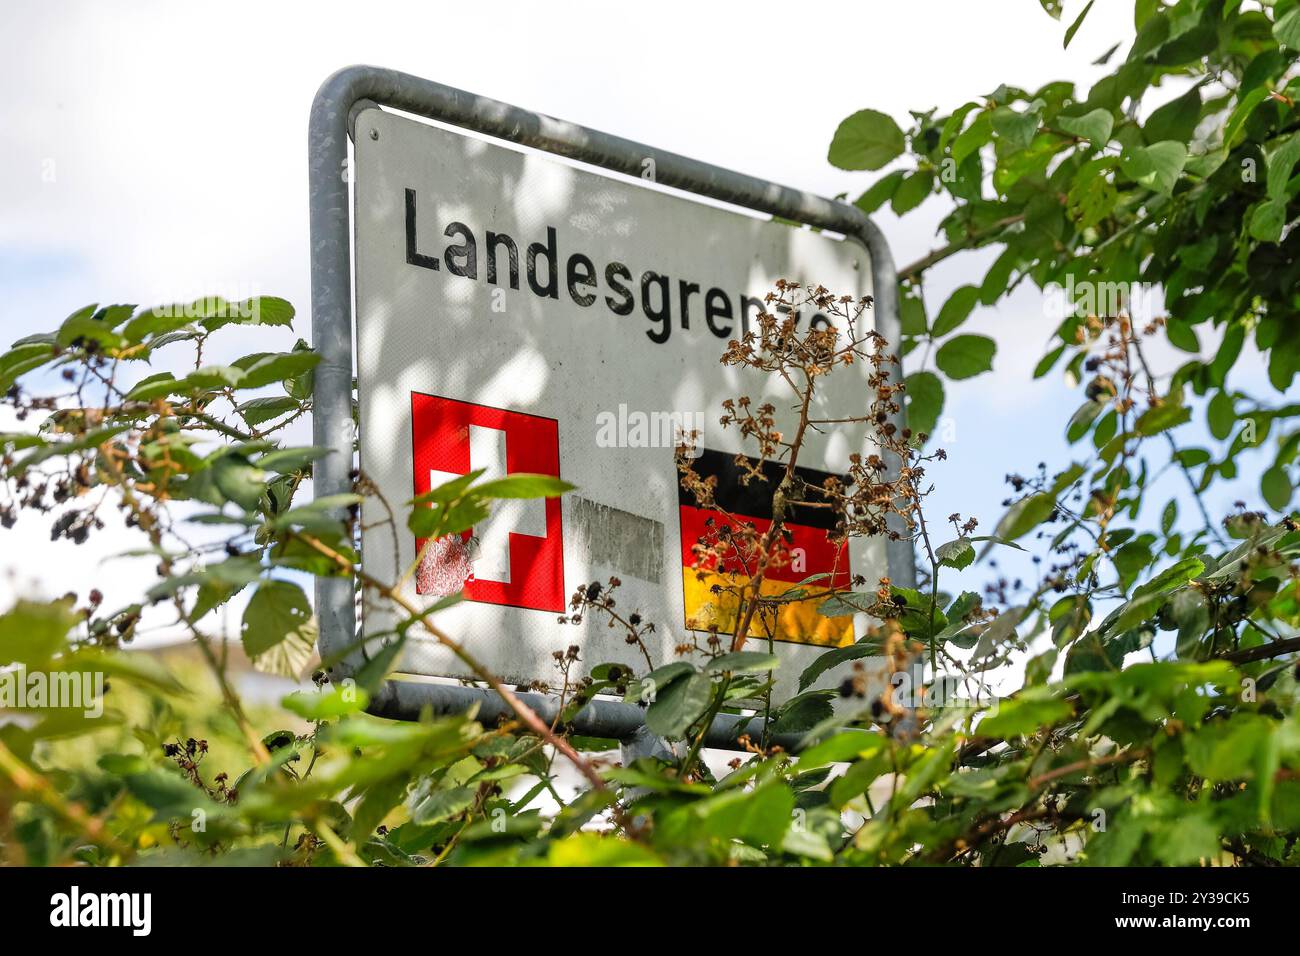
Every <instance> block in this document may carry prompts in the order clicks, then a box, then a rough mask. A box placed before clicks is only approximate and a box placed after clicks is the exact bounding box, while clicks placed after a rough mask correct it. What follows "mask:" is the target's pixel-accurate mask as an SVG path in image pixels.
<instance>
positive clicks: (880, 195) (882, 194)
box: [853, 169, 907, 215]
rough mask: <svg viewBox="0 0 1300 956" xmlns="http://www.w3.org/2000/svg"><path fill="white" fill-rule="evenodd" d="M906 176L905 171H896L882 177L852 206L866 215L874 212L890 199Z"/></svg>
mask: <svg viewBox="0 0 1300 956" xmlns="http://www.w3.org/2000/svg"><path fill="white" fill-rule="evenodd" d="M906 175H907V170H904V169H896V170H894V171H893V172H892V173H889V174H887V175H885V176H882V177H881V178H880V179H878V180H877V181H876V182H875V183H873V184H872V186H871V188H870V189H868V190H867V191H866V192H864V193H863V194H862V195H861V196H859V197H858V198H857V200H856V201H855V202H854V203H853V205H855V206H857V207H858V208H859V209H861V210H862V211H863V212H865V213H866V214H867V215H871V213H873V212H875V211H876V210H877V209H879V208H880V207H881V206H882V205H884V204H885V202H887V201H888V200H890V199H892V198H893V196H894V193H895V191H897V189H898V186H899V184H900V183H902V181H903V178H904V177H905V176H906Z"/></svg>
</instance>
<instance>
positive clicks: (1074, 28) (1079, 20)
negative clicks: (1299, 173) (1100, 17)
mask: <svg viewBox="0 0 1300 956" xmlns="http://www.w3.org/2000/svg"><path fill="white" fill-rule="evenodd" d="M1094 2H1095V0H1088V5H1087V6H1085V7H1084V8H1083V12H1082V13H1080V14H1079V15H1078V16H1077V17H1075V18H1074V22H1073V23H1071V24H1070V27H1069V29H1067V30H1066V31H1065V43H1063V44H1062V49H1069V46H1070V41H1071V40H1073V39H1074V35H1075V34H1076V33H1078V32H1079V27H1081V26H1083V18H1084V17H1086V16H1087V15H1088V11H1089V10H1091V9H1092V5H1093V3H1094Z"/></svg>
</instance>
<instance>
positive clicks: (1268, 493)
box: [1259, 465, 1292, 511]
mask: <svg viewBox="0 0 1300 956" xmlns="http://www.w3.org/2000/svg"><path fill="white" fill-rule="evenodd" d="M1259 488H1260V491H1261V492H1263V495H1264V500H1265V501H1267V502H1268V506H1269V507H1270V508H1272V509H1273V510H1274V511H1286V510H1287V508H1288V506H1289V505H1290V504H1291V492H1292V488H1291V478H1290V476H1288V475H1287V473H1286V469H1285V468H1283V467H1282V466H1281V465H1274V466H1273V467H1272V468H1269V469H1268V470H1267V471H1265V472H1264V474H1263V476H1261V478H1260V481H1259Z"/></svg>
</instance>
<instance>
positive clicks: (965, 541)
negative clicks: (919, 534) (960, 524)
mask: <svg viewBox="0 0 1300 956" xmlns="http://www.w3.org/2000/svg"><path fill="white" fill-rule="evenodd" d="M934 556H935V557H936V558H938V559H939V563H940V564H941V565H943V566H944V567H945V568H955V569H956V570H958V571H960V570H961V569H962V568H965V567H968V566H969V565H970V564H971V562H973V561H974V560H975V547H974V545H972V544H971V542H970V538H967V537H965V536H964V535H963V536H962V537H960V538H956V539H954V540H952V541H949V542H948V543H947V544H941V545H939V547H937V548H935V549H934Z"/></svg>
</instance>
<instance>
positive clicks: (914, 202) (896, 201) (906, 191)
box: [889, 170, 934, 216]
mask: <svg viewBox="0 0 1300 956" xmlns="http://www.w3.org/2000/svg"><path fill="white" fill-rule="evenodd" d="M933 188H934V174H933V173H931V172H930V171H929V170H918V171H917V172H915V173H912V175H910V176H908V177H907V178H906V179H905V180H903V182H902V183H901V184H900V185H899V187H898V189H896V190H895V191H894V195H893V198H892V199H891V200H890V202H889V206H890V208H891V209H893V210H894V214H895V215H898V216H901V215H903V214H904V213H908V212H911V211H912V210H913V209H915V208H916V207H917V206H919V205H921V203H923V202H925V199H926V197H927V196H929V195H930V193H931V191H932V190H933Z"/></svg>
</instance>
